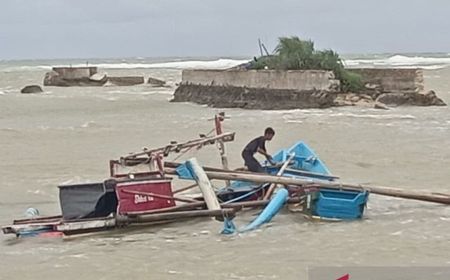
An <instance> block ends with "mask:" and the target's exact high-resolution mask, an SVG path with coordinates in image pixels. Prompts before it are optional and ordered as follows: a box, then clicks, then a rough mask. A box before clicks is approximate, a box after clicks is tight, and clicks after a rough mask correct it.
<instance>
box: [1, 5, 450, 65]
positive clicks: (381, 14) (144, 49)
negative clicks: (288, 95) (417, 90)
mask: <svg viewBox="0 0 450 280" xmlns="http://www.w3.org/2000/svg"><path fill="white" fill-rule="evenodd" d="M449 13H450V1H448V0H427V1H425V0H391V1H387V0H378V1H377V0H341V1H337V0H310V1H304V0H272V1H266V0H237V1H236V0H221V1H216V0H204V1H200V0H147V1H144V0H3V1H1V2H0V59H25V58H90V57H135V56H142V57H159V56H238V55H240V56H242V55H244V56H251V55H256V54H258V45H257V39H258V38H261V39H262V40H263V41H264V42H265V43H266V45H267V46H268V48H269V50H272V49H273V47H274V46H275V45H276V40H277V38H278V37H279V36H289V35H297V36H299V37H301V38H306V39H308V38H309V39H312V40H313V41H315V43H316V46H317V47H318V48H332V49H334V50H337V51H338V52H342V53H366V52H371V53H374V52H376V53H380V52H450V15H449Z"/></svg>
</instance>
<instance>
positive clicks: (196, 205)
mask: <svg viewBox="0 0 450 280" xmlns="http://www.w3.org/2000/svg"><path fill="white" fill-rule="evenodd" d="M269 201H270V200H251V201H242V202H232V203H227V204H226V203H221V204H220V206H221V207H222V208H233V209H234V210H236V211H239V210H241V209H243V208H253V207H261V206H264V205H266V204H268V203H269ZM300 201H301V198H300V197H292V198H289V199H288V201H287V202H286V203H288V204H293V203H299V202H300ZM205 207H206V203H205V202H204V201H198V202H192V203H186V204H181V205H177V206H172V207H166V208H160V209H154V210H147V211H140V212H133V213H129V214H127V216H136V215H144V214H145V215H150V214H159V213H168V212H178V211H183V210H190V209H198V208H205Z"/></svg>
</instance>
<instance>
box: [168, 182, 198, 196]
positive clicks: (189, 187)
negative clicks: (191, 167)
mask: <svg viewBox="0 0 450 280" xmlns="http://www.w3.org/2000/svg"><path fill="white" fill-rule="evenodd" d="M197 186H198V185H197V183H195V184H192V185H189V186H187V187H184V188H181V189H178V190H174V191H173V194H176V193H180V192H184V191H187V190H190V189H193V188H195V187H197Z"/></svg>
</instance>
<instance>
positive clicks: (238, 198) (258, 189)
mask: <svg viewBox="0 0 450 280" xmlns="http://www.w3.org/2000/svg"><path fill="white" fill-rule="evenodd" d="M266 185H267V184H264V185H261V186H260V187H259V188H257V189H254V190H253V191H251V192H248V193H246V194H243V195H241V196H238V197H235V198H233V199H230V200H227V201H226V202H224V203H223V204H228V203H232V202H235V201H239V200H241V199H243V198H246V197H248V196H250V195H252V194H255V193H257V192H259V191H260V190H261V189H264V188H265V187H266Z"/></svg>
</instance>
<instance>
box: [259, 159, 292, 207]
mask: <svg viewBox="0 0 450 280" xmlns="http://www.w3.org/2000/svg"><path fill="white" fill-rule="evenodd" d="M294 156H295V153H292V154H290V155H289V158H288V159H287V160H286V161H285V162H284V163H283V165H282V166H281V168H280V170H278V172H277V176H281V175H283V173H284V170H286V168H287V167H288V165H289V163H290V162H291V160H292V159H293V158H294ZM276 187H277V184H275V183H272V184H270V186H269V189H268V190H267V193H266V195H264V199H269V198H270V196H271V195H272V193H273V191H274V190H275V188H276Z"/></svg>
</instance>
